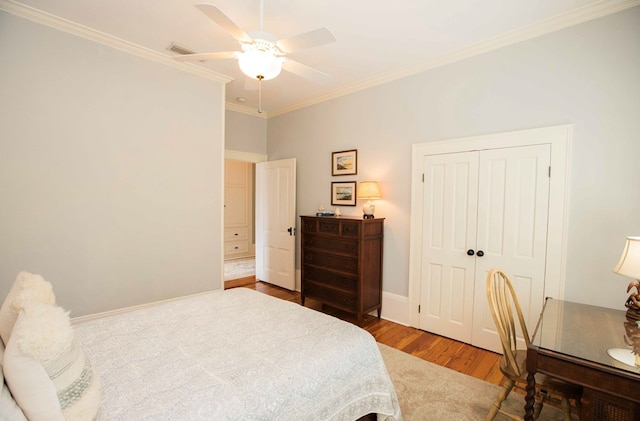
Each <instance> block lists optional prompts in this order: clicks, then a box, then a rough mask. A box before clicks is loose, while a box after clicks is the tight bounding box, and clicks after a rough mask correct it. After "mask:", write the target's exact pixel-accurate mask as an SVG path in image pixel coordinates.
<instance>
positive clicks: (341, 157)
mask: <svg viewBox="0 0 640 421" xmlns="http://www.w3.org/2000/svg"><path fill="white" fill-rule="evenodd" d="M355 174H358V150H357V149H352V150H350V151H340V152H333V153H332V154H331V175H355Z"/></svg>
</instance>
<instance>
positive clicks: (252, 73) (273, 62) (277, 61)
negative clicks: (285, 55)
mask: <svg viewBox="0 0 640 421" xmlns="http://www.w3.org/2000/svg"><path fill="white" fill-rule="evenodd" d="M238 64H239V65H240V70H242V73H244V74H245V75H247V76H249V77H250V78H253V79H257V78H258V76H262V80H270V79H273V78H275V77H276V76H278V75H279V74H280V72H281V71H282V59H281V58H279V57H276V56H274V55H273V54H271V53H269V52H266V51H260V50H254V51H247V52H244V53H239V54H238Z"/></svg>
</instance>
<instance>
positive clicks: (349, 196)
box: [331, 181, 356, 206]
mask: <svg viewBox="0 0 640 421" xmlns="http://www.w3.org/2000/svg"><path fill="white" fill-rule="evenodd" d="M331 204H332V205H333V206H355V205H356V182H355V181H344V182H336V181H334V182H332V183H331Z"/></svg>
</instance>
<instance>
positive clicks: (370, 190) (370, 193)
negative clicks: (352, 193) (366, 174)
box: [356, 181, 382, 219]
mask: <svg viewBox="0 0 640 421" xmlns="http://www.w3.org/2000/svg"><path fill="white" fill-rule="evenodd" d="M356 197H357V198H358V199H367V203H365V204H364V205H362V213H363V218H364V219H369V218H373V212H374V211H375V210H376V205H374V204H373V203H371V201H372V200H376V199H382V194H380V187H378V182H377V181H361V182H360V184H359V185H358V193H357V194H356Z"/></svg>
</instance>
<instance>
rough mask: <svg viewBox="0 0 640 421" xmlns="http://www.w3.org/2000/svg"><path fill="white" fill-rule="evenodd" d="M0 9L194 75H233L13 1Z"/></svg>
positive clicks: (5, 0) (221, 78)
mask: <svg viewBox="0 0 640 421" xmlns="http://www.w3.org/2000/svg"><path fill="white" fill-rule="evenodd" d="M0 10H4V11H6V12H8V13H11V14H13V15H16V16H20V17H22V18H25V19H29V20H31V21H33V22H36V23H39V24H42V25H46V26H49V27H51V28H54V29H58V30H60V31H64V32H67V33H69V34H72V35H76V36H78V37H81V38H85V39H87V40H89V41H93V42H97V43H99V44H102V45H106V46H108V47H111V48H114V49H116V50H120V51H124V52H125V53H129V54H132V55H135V56H138V57H142V58H144V59H147V60H151V61H154V62H156V63H161V64H164V65H166V66H169V67H173V68H174V69H178V70H181V71H184V72H187V73H191V74H194V75H196V76H200V77H203V78H206V79H210V80H214V81H216V82H221V83H225V84H226V83H228V82H230V81H232V80H233V78H231V77H229V76H226V75H223V74H220V73H217V72H214V71H212V70H208V69H205V68H203V67H201V66H197V65H195V64H191V63H179V62H177V61H175V60H174V59H173V58H171V56H170V55H168V54H163V53H160V52H158V51H154V50H151V49H150V48H146V47H142V46H140V45H137V44H134V43H132V42H129V41H125V40H123V39H120V38H116V37H114V36H111V35H108V34H105V33H103V32H100V31H96V30H95V29H91V28H89V27H86V26H83V25H80V24H77V23H75V22H72V21H70V20H67V19H62V18H60V17H58V16H54V15H52V14H50V13H46V12H43V11H41V10H38V9H35V8H33V7H30V6H26V5H24V4H22V3H18V2H16V1H13V0H0Z"/></svg>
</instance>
